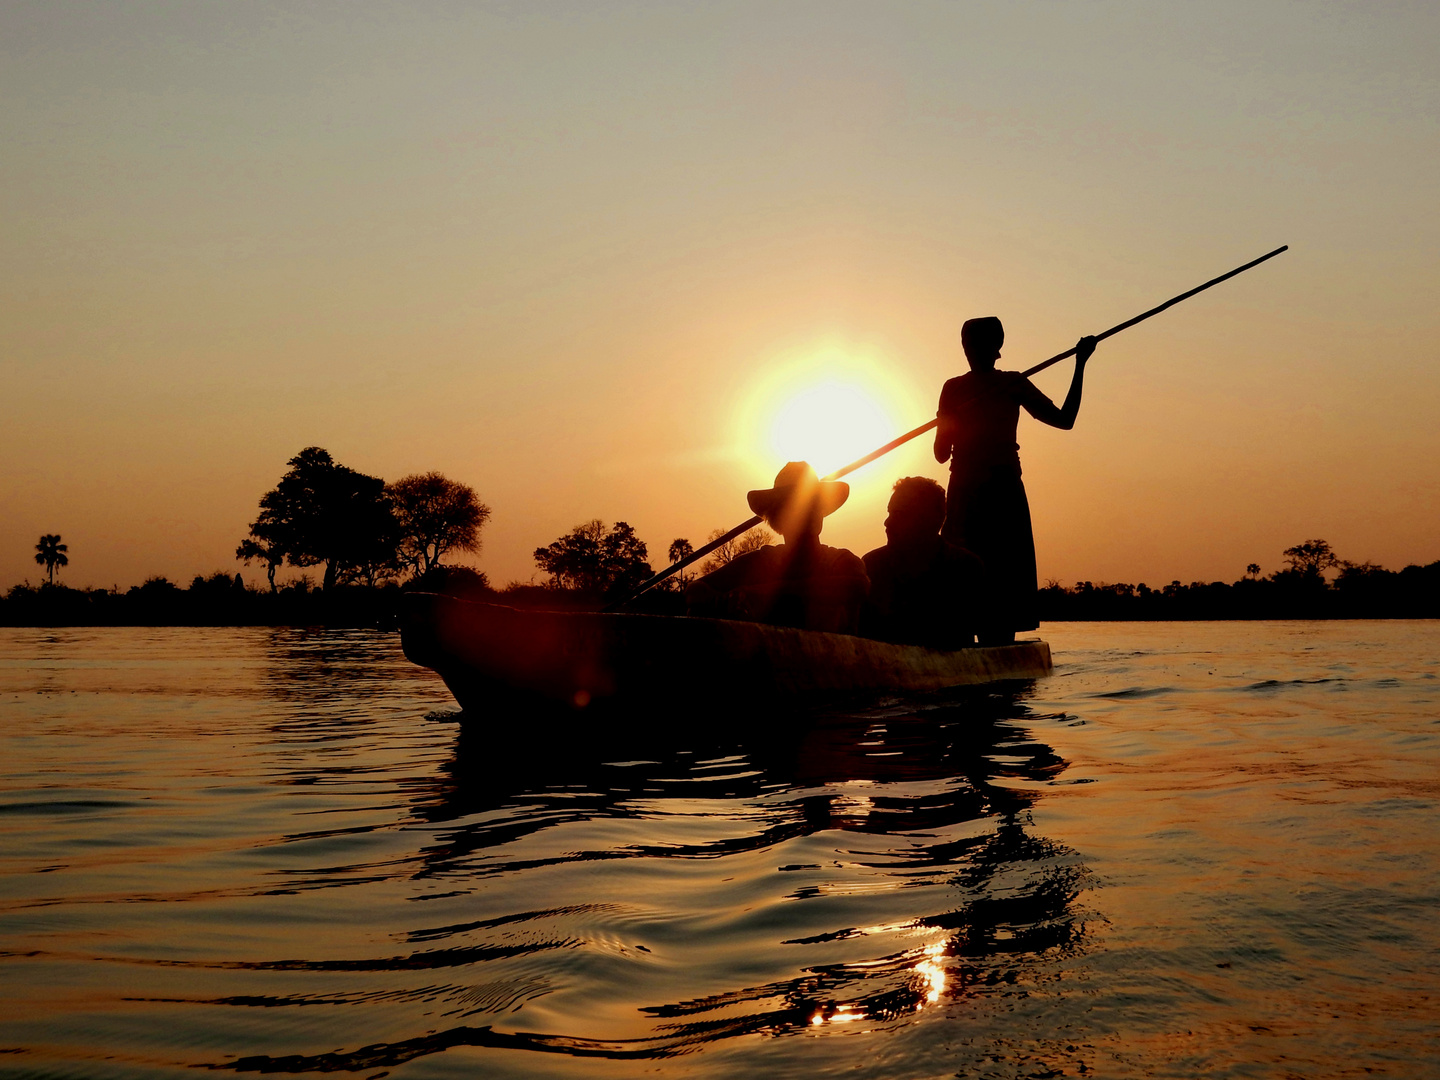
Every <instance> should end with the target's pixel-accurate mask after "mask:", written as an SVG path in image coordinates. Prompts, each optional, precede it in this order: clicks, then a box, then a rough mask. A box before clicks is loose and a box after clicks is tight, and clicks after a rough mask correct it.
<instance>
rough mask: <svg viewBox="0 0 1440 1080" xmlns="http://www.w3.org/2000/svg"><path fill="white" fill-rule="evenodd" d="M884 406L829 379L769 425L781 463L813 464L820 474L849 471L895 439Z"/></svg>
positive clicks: (786, 405)
mask: <svg viewBox="0 0 1440 1080" xmlns="http://www.w3.org/2000/svg"><path fill="white" fill-rule="evenodd" d="M893 429H894V424H893V422H892V421H891V419H890V417H889V416H888V415H887V414H886V412H885V410H884V409H883V408H881V406H880V403H879V402H878V401H876V400H875V399H874V398H873V397H871V396H870V395H869V394H868V393H866V392H865V390H864V389H863V388H861V387H860V386H857V385H856V384H855V383H850V382H843V381H841V380H839V379H826V380H824V381H823V382H820V383H818V384H816V385H815V386H811V387H808V388H807V389H804V390H801V391H800V392H799V393H797V394H796V395H795V396H794V397H792V398H790V399H789V400H787V401H785V402H784V403H783V404H782V405H781V406H780V407H779V408H778V409H777V410H776V411H775V419H774V420H773V421H772V422H771V424H770V439H769V442H770V450H771V451H772V452H773V453H774V454H775V455H776V458H777V460H780V461H808V462H810V463H811V464H813V465H814V466H815V467H816V468H817V469H818V470H819V471H820V472H822V473H824V472H829V471H830V470H831V469H835V468H838V467H840V466H841V465H845V464H847V463H848V462H851V461H853V460H855V459H856V458H858V457H860V456H861V455H863V454H867V453H869V452H870V451H871V450H874V449H875V448H876V447H877V446H879V445H880V444H881V443H883V442H885V441H886V440H888V439H890V438H892V437H893Z"/></svg>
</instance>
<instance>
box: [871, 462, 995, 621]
mask: <svg viewBox="0 0 1440 1080" xmlns="http://www.w3.org/2000/svg"><path fill="white" fill-rule="evenodd" d="M944 522H945V489H944V488H942V487H941V486H940V485H939V484H937V483H936V482H935V481H934V480H931V479H929V478H928V477H924V476H907V477H905V478H904V479H903V480H898V481H896V483H895V488H894V491H893V494H891V496H890V506H889V514H888V515H887V516H886V518H885V541H886V543H885V546H884V547H879V548H876V549H875V550H874V551H871V552H869V553H867V554H866V556H865V560H864V561H865V571H866V573H867V574H868V575H869V577H870V598H869V600H868V601H867V602H866V604H865V612H864V615H863V618H862V622H861V629H862V631H863V632H864V633H866V634H868V635H870V636H871V637H877V638H883V639H884V640H886V641H900V642H906V643H908V644H912V645H932V646H936V647H940V648H958V647H960V646H962V645H970V644H972V643H973V642H974V635H975V632H976V630H977V629H978V628H979V626H980V625H981V622H982V611H983V609H984V605H985V589H986V578H985V575H984V573H983V568H982V565H981V563H980V560H979V559H977V558H976V557H975V556H974V555H972V554H971V553H970V552H969V551H967V550H966V549H964V548H962V547H958V546H957V545H955V544H951V543H949V542H948V541H946V540H945V539H944V538H942V537H941V535H940V527H941V526H942V525H943V524H944Z"/></svg>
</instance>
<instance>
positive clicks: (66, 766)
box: [0, 630, 1088, 1076]
mask: <svg viewBox="0 0 1440 1080" xmlns="http://www.w3.org/2000/svg"><path fill="white" fill-rule="evenodd" d="M14 633H17V634H21V635H22V636H20V637H19V638H17V639H12V640H11V641H10V642H9V643H8V647H9V650H10V651H9V653H8V655H7V657H6V665H5V667H4V668H3V678H4V683H3V691H4V694H5V697H4V700H5V702H6V704H7V707H8V708H10V709H11V710H12V712H11V715H12V716H14V717H17V718H18V719H19V720H20V721H21V723H22V725H23V729H24V732H25V735H24V738H17V737H15V736H14V735H13V734H12V736H11V737H10V738H9V742H8V744H7V749H8V750H9V751H10V754H9V758H8V760H9V768H8V772H7V774H6V779H5V784H6V787H5V791H4V793H3V797H0V830H3V833H4V836H5V839H6V840H7V841H8V843H7V847H6V851H5V853H4V855H3V856H0V859H3V868H4V871H5V875H4V877H3V879H0V881H3V883H4V890H5V891H4V894H3V896H0V904H3V906H0V933H3V935H4V937H3V940H4V942H5V946H4V949H5V951H4V952H3V953H0V980H3V981H0V993H3V996H4V1000H5V1001H6V1002H7V1003H8V1004H7V1008H6V1010H5V1012H6V1014H7V1015H6V1018H5V1019H4V1020H0V1048H4V1047H8V1048H9V1052H8V1053H7V1055H6V1056H5V1057H4V1058H0V1072H3V1071H6V1070H9V1069H17V1070H18V1071H19V1074H22V1075H42V1074H43V1075H56V1076H60V1075H85V1076H92V1075H93V1076H107V1075H116V1076H121V1075H124V1076H129V1075H155V1074H157V1073H164V1072H168V1071H170V1070H184V1071H186V1072H188V1071H189V1070H191V1069H193V1068H195V1067H197V1066H198V1067H203V1068H207V1069H211V1070H214V1069H220V1070H225V1071H244V1072H250V1071H258V1072H269V1073H307V1072H335V1071H341V1072H347V1071H356V1072H358V1071H361V1070H374V1069H391V1070H393V1069H396V1068H400V1067H404V1068H405V1070H406V1071H407V1072H410V1071H415V1070H417V1069H418V1070H419V1072H417V1073H416V1075H441V1074H444V1073H445V1072H446V1071H447V1070H448V1069H452V1068H458V1069H460V1070H461V1071H462V1072H464V1071H466V1070H468V1069H472V1068H475V1067H477V1066H479V1067H481V1068H482V1069H489V1068H490V1067H492V1066H494V1067H499V1065H500V1064H501V1063H504V1068H505V1070H506V1075H542V1074H543V1075H553V1074H556V1073H555V1070H554V1068H553V1067H551V1066H549V1065H541V1064H540V1063H541V1062H550V1063H557V1062H559V1061H560V1060H562V1059H564V1060H571V1061H574V1062H575V1063H576V1066H575V1067H576V1068H580V1069H581V1071H582V1072H583V1071H584V1069H585V1068H590V1067H596V1066H598V1065H599V1064H601V1063H603V1062H604V1061H606V1060H611V1061H615V1062H625V1061H632V1062H633V1061H636V1060H637V1059H640V1060H646V1061H649V1062H651V1063H652V1064H653V1065H654V1066H656V1067H659V1066H661V1065H662V1064H663V1063H664V1062H666V1061H670V1060H673V1059H679V1058H683V1060H684V1067H683V1068H682V1069H681V1071H682V1072H684V1073H687V1074H689V1073H693V1072H694V1070H695V1068H696V1067H697V1066H698V1065H700V1064H701V1063H702V1062H705V1063H708V1065H707V1068H709V1069H712V1070H715V1071H718V1073H720V1074H726V1073H729V1072H732V1071H738V1072H746V1071H748V1070H749V1069H750V1067H751V1066H749V1065H736V1064H735V1063H734V1062H733V1061H731V1060H730V1057H729V1056H728V1055H730V1053H731V1051H729V1050H725V1049H724V1048H726V1047H732V1048H739V1049H740V1051H741V1053H742V1058H743V1057H744V1055H746V1054H748V1053H751V1052H752V1051H753V1048H754V1047H758V1046H763V1045H766V1044H767V1040H770V1041H773V1040H774V1038H776V1037H783V1036H803V1037H805V1038H806V1039H807V1040H813V1039H815V1038H820V1039H822V1041H824V1037H825V1036H827V1035H830V1034H835V1035H845V1034H859V1033H862V1032H865V1033H871V1034H874V1033H879V1032H885V1031H895V1030H899V1029H902V1028H904V1027H905V1026H906V1025H910V1024H913V1023H915V1022H917V1021H918V1020H920V1019H922V1018H923V1017H925V1016H927V1015H929V1014H931V1013H938V1012H942V1011H943V1010H945V1009H947V1008H953V1007H954V1006H955V1005H956V1004H957V1003H960V1002H964V1001H965V1000H967V999H970V998H973V997H976V996H981V995H994V994H1001V995H1005V994H1016V995H1022V996H1023V989H1018V988H1023V987H1025V986H1027V985H1031V984H1033V983H1034V982H1035V980H1036V979H1037V978H1040V977H1043V976H1042V974H1041V969H1042V968H1043V969H1045V970H1046V971H1050V970H1053V969H1054V967H1055V965H1056V964H1058V963H1061V962H1063V960H1064V958H1066V957H1072V956H1075V955H1079V954H1081V953H1082V952H1083V950H1084V949H1085V947H1086V941H1087V930H1086V926H1087V922H1086V917H1085V915H1084V910H1083V906H1082V904H1081V903H1080V898H1081V897H1082V895H1083V894H1084V892H1085V890H1086V889H1087V887H1088V876H1087V872H1086V870H1085V867H1084V866H1083V865H1082V864H1081V861H1080V859H1079V858H1078V857H1077V856H1076V855H1075V854H1074V852H1072V851H1070V850H1068V849H1067V848H1066V847H1065V846H1064V845H1063V844H1060V843H1058V842H1055V841H1054V840H1052V839H1047V838H1046V837H1044V836H1042V835H1039V834H1038V833H1037V831H1036V828H1035V826H1034V823H1033V821H1032V815H1031V808H1032V806H1033V805H1034V804H1035V802H1036V800H1037V799H1038V798H1040V797H1041V796H1042V794H1043V793H1044V792H1047V791H1051V790H1055V789H1056V786H1057V785H1064V784H1066V783H1067V780H1066V779H1065V772H1066V768H1067V763H1066V762H1065V761H1064V760H1062V759H1061V758H1060V757H1059V756H1058V755H1057V754H1056V753H1055V752H1054V751H1053V750H1052V749H1051V748H1050V747H1049V746H1047V745H1046V744H1045V743H1044V742H1043V741H1040V740H1039V739H1038V738H1037V736H1036V730H1037V727H1038V726H1039V725H1038V724H1037V720H1040V719H1045V720H1046V722H1053V718H1050V719H1046V718H1044V717H1037V715H1036V714H1035V713H1034V712H1032V710H1031V707H1030V706H1029V705H1028V704H1027V694H1028V693H1029V690H1028V688H1026V687H1024V686H1019V687H1010V688H1008V689H1005V690H1001V691H992V692H986V693H973V694H968V695H965V696H962V697H956V698H952V699H950V700H947V701H935V700H930V701H926V702H923V703H922V702H912V703H910V704H909V705H905V704H892V705H891V706H889V707H887V708H884V709H879V710H872V711H870V712H867V713H857V714H853V715H829V716H823V717H798V716H792V717H782V718H777V717H769V718H767V719H765V720H764V721H763V722H761V723H740V722H738V719H737V723H736V724H734V725H715V724H713V723H712V724H707V725H703V726H702V725H696V724H692V723H689V722H688V721H687V719H686V717H685V716H684V715H681V714H677V715H676V716H675V717H674V718H673V719H669V720H667V721H666V722H664V723H662V724H661V725H660V726H659V727H658V728H652V729H648V730H645V731H643V732H642V733H641V734H639V735H638V736H629V737H627V736H625V735H624V734H623V727H624V725H622V724H613V725H607V726H606V727H605V728H601V729H599V730H592V731H590V732H588V733H587V737H586V738H585V740H584V742H585V745H584V746H577V745H576V742H575V740H573V739H571V740H565V739H561V738H558V737H556V736H555V734H554V733H547V732H544V731H538V732H537V731H533V730H530V729H529V727H528V726H527V724H528V722H529V718H526V717H515V718H513V723H512V724H510V725H493V724H492V725H489V726H488V727H485V726H481V725H479V724H470V723H465V722H463V718H462V717H459V716H458V714H455V713H453V712H450V711H448V709H447V708H446V706H447V704H448V703H449V698H448V695H447V694H446V693H445V692H444V689H443V687H442V686H440V685H439V684H438V682H437V681H436V680H434V679H433V677H431V676H429V674H428V673H425V672H421V671H419V670H417V669H414V668H413V667H410V666H409V665H407V664H405V662H404V661H403V658H401V657H399V655H398V652H397V650H396V648H395V644H396V643H395V642H394V639H393V638H389V637H385V636H380V635H368V634H364V633H358V632H356V633H334V632H331V633H325V632H306V631H291V630H281V631H271V630H255V631H240V632H236V631H204V630H200V631H196V630H186V631H166V630H143V631H141V630H136V631H123V630H122V631H115V630H110V631H73V632H60V633H59V634H56V633H55V632H46V636H44V637H43V638H42V637H38V636H37V637H36V638H35V640H33V641H30V640H28V639H25V638H24V637H23V632H14ZM67 635H68V636H67ZM14 730H15V729H14V728H13V727H12V732H13V731H14ZM505 731H508V732H509V733H510V737H508V738H502V737H500V733H501V732H505ZM516 733H522V734H523V735H524V738H519V737H516ZM747 1037H748V1038H747ZM757 1038H758V1039H759V1041H758V1042H757V1041H756V1040H757ZM746 1047H750V1048H752V1050H745V1049H744V1048H746ZM537 1051H538V1052H540V1054H539V1055H537V1054H535V1053H533V1052H537ZM517 1052H518V1053H517ZM697 1054H698V1055H700V1056H699V1057H698V1058H697V1057H696V1055H697ZM477 1055H478V1056H477ZM496 1055H498V1056H496ZM717 1055H718V1056H717ZM586 1061H588V1062H591V1066H582V1064H581V1063H582V1062H586ZM817 1061H818V1059H817V1058H816V1057H815V1055H814V1054H812V1053H805V1054H802V1055H800V1057H799V1058H798V1059H797V1065H796V1069H797V1072H798V1073H799V1074H804V1073H806V1072H807V1071H808V1069H809V1068H811V1067H814V1066H815V1064H816V1062H817ZM526 1062H530V1063H531V1064H526ZM807 1062H808V1065H807ZM752 1064H753V1063H752ZM772 1064H775V1063H774V1062H772ZM617 1067H620V1066H618V1065H617ZM437 1068H438V1071H437ZM777 1068H778V1066H777ZM561 1071H562V1072H563V1071H564V1070H563V1069H562V1070H561ZM779 1071H781V1072H783V1071H784V1070H783V1069H779ZM621 1074H622V1075H623V1074H624V1073H623V1070H622V1073H621Z"/></svg>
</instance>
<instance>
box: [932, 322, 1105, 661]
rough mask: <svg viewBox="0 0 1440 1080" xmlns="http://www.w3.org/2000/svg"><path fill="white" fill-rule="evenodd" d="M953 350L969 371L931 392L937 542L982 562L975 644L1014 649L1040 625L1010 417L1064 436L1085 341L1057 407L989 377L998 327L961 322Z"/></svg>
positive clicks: (1076, 405)
mask: <svg viewBox="0 0 1440 1080" xmlns="http://www.w3.org/2000/svg"><path fill="white" fill-rule="evenodd" d="M960 342H961V345H962V346H963V347H964V349H965V359H966V360H967V361H969V363H970V371H969V373H968V374H965V375H960V376H957V377H956V378H953V379H951V380H950V381H949V382H947V383H946V384H945V386H944V388H943V389H942V390H941V391H940V408H939V411H938V413H937V418H938V421H939V422H938V424H937V425H936V428H935V460H936V461H941V462H943V461H949V462H950V489H949V491H948V493H947V497H946V503H945V529H944V536H945V539H946V540H948V541H950V542H951V543H952V544H958V545H959V546H961V547H965V548H969V549H970V550H971V551H973V552H974V553H975V554H976V555H977V556H979V558H980V560H981V561H982V562H983V563H984V564H985V569H986V572H987V574H988V576H989V579H990V595H991V604H992V608H991V611H990V612H989V613H988V614H987V615H986V616H985V618H984V622H985V625H983V626H982V627H981V632H980V644H982V645H999V644H1004V643H1006V642H1009V641H1014V640H1015V632H1016V631H1017V630H1033V629H1035V628H1036V627H1037V626H1039V625H1040V621H1039V617H1038V614H1037V611H1036V587H1035V586H1036V581H1035V536H1034V533H1033V532H1032V530H1031V526H1030V503H1029V500H1028V499H1027V498H1026V497H1025V485H1024V483H1023V482H1021V479H1020V444H1019V443H1017V442H1016V441H1015V432H1016V428H1017V426H1018V424H1019V420H1020V410H1021V409H1022V408H1023V409H1024V410H1025V411H1026V412H1028V413H1029V414H1030V415H1031V416H1033V417H1034V418H1035V419H1036V420H1039V421H1040V422H1041V423H1042V424H1049V425H1050V426H1051V427H1057V428H1061V429H1063V430H1065V431H1069V430H1070V429H1071V428H1073V427H1074V426H1075V417H1076V415H1077V414H1078V413H1079V412H1080V393H1081V388H1082V386H1083V384H1084V380H1085V363H1086V361H1087V360H1089V359H1090V355H1091V354H1092V353H1093V352H1094V351H1095V339H1094V338H1093V337H1083V338H1081V339H1080V340H1079V342H1078V343H1076V345H1075V375H1074V377H1073V378H1072V379H1071V381H1070V392H1069V393H1068V394H1066V395H1065V404H1063V405H1061V406H1059V407H1058V408H1057V407H1056V405H1055V403H1054V402H1053V401H1051V400H1050V399H1049V398H1048V397H1046V396H1045V394H1044V393H1043V392H1041V390H1040V389H1039V387H1037V386H1036V385H1035V384H1034V383H1032V382H1031V381H1030V380H1029V379H1028V378H1026V377H1025V376H1024V375H1023V374H1021V373H1020V372H1018V371H999V370H996V367H995V361H996V360H998V359H1000V347H1001V346H1002V345H1003V344H1004V343H1005V328H1004V327H1003V326H1002V325H1001V324H1000V320H999V319H997V318H995V317H994V316H989V317H986V318H983V319H970V320H968V321H967V322H966V323H965V324H964V325H963V326H962V327H961V328H960Z"/></svg>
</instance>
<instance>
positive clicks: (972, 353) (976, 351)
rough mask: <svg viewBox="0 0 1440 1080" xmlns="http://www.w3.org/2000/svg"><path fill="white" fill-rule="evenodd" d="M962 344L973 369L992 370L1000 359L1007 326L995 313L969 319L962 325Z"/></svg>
mask: <svg viewBox="0 0 1440 1080" xmlns="http://www.w3.org/2000/svg"><path fill="white" fill-rule="evenodd" d="M960 344H961V345H962V346H964V349H965V359H966V360H969V361H970V368H971V370H972V371H990V370H991V369H993V368H994V367H995V361H996V360H999V359H1000V346H1002V345H1004V344H1005V327H1004V326H1002V325H1001V324H1000V320H999V319H997V318H996V317H995V316H994V315H986V316H985V317H984V318H982V319H967V320H965V324H964V325H963V326H961V327H960Z"/></svg>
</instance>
